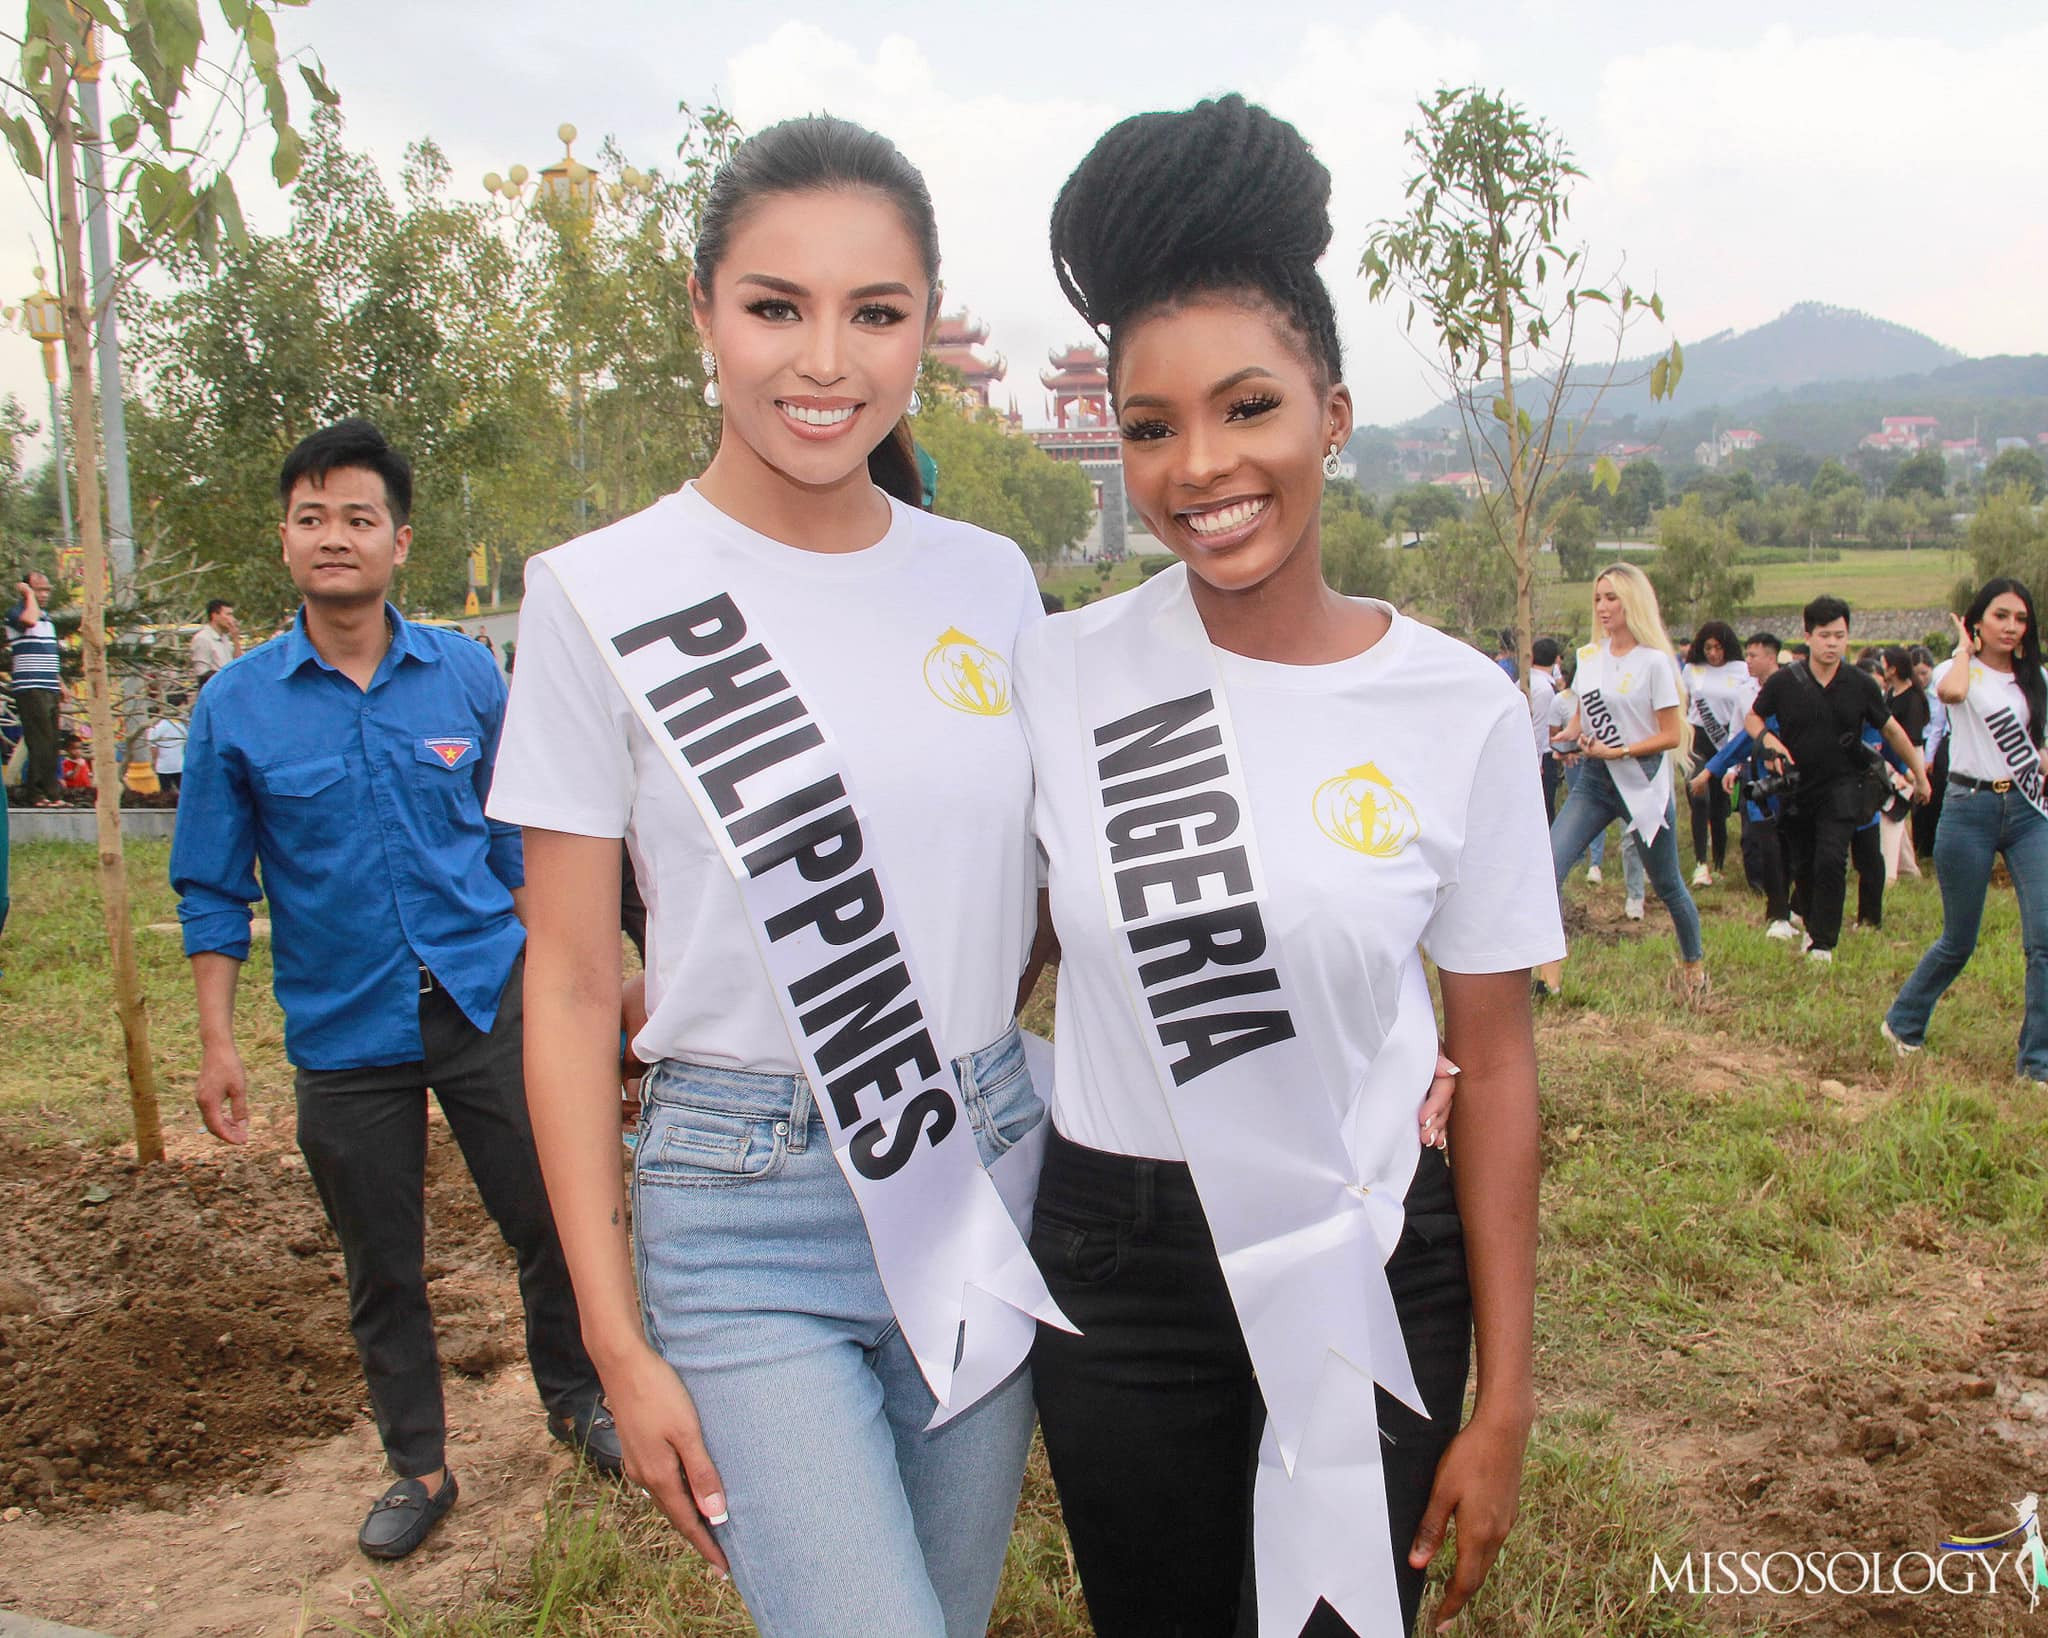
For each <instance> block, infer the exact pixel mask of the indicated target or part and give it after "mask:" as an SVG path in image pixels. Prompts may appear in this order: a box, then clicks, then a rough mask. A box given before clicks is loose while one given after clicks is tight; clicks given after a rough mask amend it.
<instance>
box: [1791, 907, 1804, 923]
mask: <svg viewBox="0 0 2048 1638" xmlns="http://www.w3.org/2000/svg"><path fill="white" fill-rule="evenodd" d="M1792 925H1793V926H1794V927H1804V926H1805V925H1806V918H1805V917H1804V916H1802V915H1801V914H1800V913H1799V912H1798V911H1797V910H1794V911H1793V912H1792Z"/></svg>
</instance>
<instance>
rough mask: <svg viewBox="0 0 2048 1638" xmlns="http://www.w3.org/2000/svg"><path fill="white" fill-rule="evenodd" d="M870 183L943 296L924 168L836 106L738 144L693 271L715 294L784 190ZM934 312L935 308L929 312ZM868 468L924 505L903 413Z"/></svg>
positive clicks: (714, 198) (900, 495) (712, 200)
mask: <svg viewBox="0 0 2048 1638" xmlns="http://www.w3.org/2000/svg"><path fill="white" fill-rule="evenodd" d="M840 188H868V189H872V190H873V191H874V192H876V193H879V194H881V195H882V196H883V197H884V198H885V199H887V200H888V201H889V202H890V203H891V204H893V205H894V206H895V207H896V210H897V212H898V213H899V214H900V215H901V216H902V218H903V226H904V229H905V231H906V232H908V233H909V235H910V238H911V242H912V243H913V244H915V245H916V246H917V254H918V259H919V260H920V261H921V262H923V264H924V276H925V282H926V283H927V284H928V285H929V286H930V287H931V297H930V302H929V305H930V307H931V308H932V309H936V308H937V306H938V302H939V229H938V223H937V221H936V220H935V219H934V217H933V215H932V196H931V192H930V190H929V189H927V188H926V186H925V181H924V175H923V173H922V172H920V171H919V170H918V168H917V167H916V166H915V165H913V164H911V163H910V161H909V160H907V159H905V158H904V157H903V154H902V151H901V150H900V149H898V148H897V146H896V144H895V143H893V142H891V141H890V140H889V139H888V138H887V137H885V136H881V135H879V134H878V133H876V132H874V131H870V130H868V129H867V128H866V127H865V126H861V125H856V124H854V123H853V122H852V121H851V120H844V119H835V118H833V117H832V116H831V115H830V114H811V115H807V116H806V117H804V118H802V119H786V120H784V121H783V122H782V123H781V124H780V125H771V126H769V127H768V128H767V129H766V130H764V131H756V132H755V133H754V134H753V135H752V136H750V137H748V138H747V140H746V141H744V142H742V143H741V144H740V145H739V146H738V147H737V148H735V149H734V150H733V152H732V154H731V156H730V157H729V158H728V159H727V160H726V161H725V163H724V164H722V165H720V166H719V167H718V173H717V175H716V176H714V177H713V178H712V180H711V191H710V192H709V193H708V194H707V195H706V196H705V199H704V215H703V220H702V222H701V223H700V224H699V226H698V229H697V243H696V246H695V259H694V266H693V268H692V271H693V272H694V273H695V274H696V275H697V282H698V284H700V285H701V286H703V288H704V293H705V294H706V295H707V296H708V295H710V294H711V292H712V289H713V287H714V285H715V283H716V281H717V278H718V268H719V264H720V263H722V262H723V261H724V260H725V252H726V247H727V244H728V242H729V241H730V240H731V238H732V235H733V231H734V229H735V228H737V227H738V225H739V224H740V222H741V221H742V220H743V219H744V218H745V216H746V214H747V212H748V211H749V210H751V209H752V208H753V207H754V206H755V205H757V204H759V203H760V202H761V201H762V200H763V199H769V198H772V197H774V196H775V195H776V194H784V193H813V192H829V191H831V190H834V189H840ZM926 316H927V317H929V316H930V315H929V313H927V315H926ZM868 476H869V477H870V478H872V479H873V480H874V482H875V484H876V485H877V486H878V487H880V488H882V489H884V490H886V491H887V492H888V493H890V494H892V495H894V496H895V497H896V498H897V499H898V500H900V501H902V502H903V503H904V504H905V505H907V506H914V507H918V508H920V509H922V508H923V506H924V476H923V474H922V473H920V472H919V471H918V468H917V446H916V443H915V441H914V440H913V439H912V437H911V432H910V422H909V421H908V420H907V419H905V420H901V421H898V422H897V423H896V425H895V426H894V427H893V428H891V429H890V432H889V436H888V437H886V438H884V439H883V440H882V441H881V443H879V444H877V445H876V446H875V448H874V450H873V451H872V452H871V453H870V454H869V456H868Z"/></svg>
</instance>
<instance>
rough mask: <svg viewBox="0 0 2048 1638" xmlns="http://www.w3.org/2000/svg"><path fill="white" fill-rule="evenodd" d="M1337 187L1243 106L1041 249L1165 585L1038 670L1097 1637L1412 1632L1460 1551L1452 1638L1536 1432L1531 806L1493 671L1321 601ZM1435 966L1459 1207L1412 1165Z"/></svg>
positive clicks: (1374, 612)
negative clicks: (1472, 1381)
mask: <svg viewBox="0 0 2048 1638" xmlns="http://www.w3.org/2000/svg"><path fill="white" fill-rule="evenodd" d="M1329 191H1330V179H1329V173H1328V172H1327V171H1326V170H1325V169H1324V168H1323V166H1322V165H1321V164H1320V163H1319V162H1318V161H1317V160H1316V158H1315V157H1314V155H1313V154H1312V153H1311V152H1310V150H1309V147H1308V145H1307V143H1306V142H1304V141H1303V140H1302V138H1301V136H1300V135H1299V134H1298V133H1297V132H1296V131H1295V130H1294V128H1293V127H1292V126H1290V125H1287V124H1284V123H1282V122H1281V121H1279V120H1277V119H1275V118H1273V117H1272V116H1271V115H1270V114H1268V113H1267V112H1265V111H1264V110H1263V109H1260V108H1256V107H1251V106H1248V105H1247V104H1246V103H1245V102H1244V101H1243V99H1242V98H1240V97H1236V96H1230V97H1224V98H1222V99H1220V100H1218V101H1215V102H1204V103H1202V104H1200V105H1198V106H1197V107H1195V108H1193V109H1190V110H1188V111H1186V112H1182V113H1171V114H1168V113H1155V114H1144V115H1140V116H1138V117H1136V118H1134V119H1130V120H1126V121H1125V122H1123V123H1122V124H1120V125H1118V126H1116V127H1115V128H1114V129H1112V130H1111V131H1110V132H1109V133H1108V134H1107V135H1105V136H1104V137H1103V138H1102V139H1101V140H1100V141H1099V142H1098V143H1097V144H1096V146H1095V148H1094V149H1093V151H1092V152H1091V153H1090V154H1089V155H1088V157H1087V158H1086V159H1084V160H1083V161H1082V162H1081V165H1080V166H1079V168H1078V169H1076V170H1075V172H1074V173H1073V175H1072V176H1071V177H1069V178H1068V180H1067V183H1066V185H1065V187H1064V188H1063V189H1062V191H1061V193H1060V196H1059V201H1058V204H1057V205H1056V207H1055V209H1054V214H1053V223H1052V248H1053V259H1054V264H1055V269H1056V272H1057V275H1058V277H1059V279H1060V281H1061V284H1062V286H1063V288H1064V289H1065V291H1066V293H1067V296H1068V298H1069V300H1071V301H1072V302H1073V304H1074V306H1075V307H1076V308H1077V309H1078V310H1079V312H1080V313H1081V316H1082V317H1083V318H1084V319H1086V320H1087V321H1088V323H1089V325H1090V326H1091V327H1092V328H1093V329H1094V330H1095V331H1096V333H1097V334H1098V335H1100V336H1101V337H1102V338H1103V339H1104V340H1105V341H1106V343H1107V345H1108V348H1109V380H1110V389H1111V393H1112V396H1113V403H1114V408H1115V413H1116V416H1117V425H1118V428H1119V431H1120V432H1121V434H1122V438H1123V461H1124V473H1125V478H1126V481H1127V484H1128V486H1129V493H1130V495H1131V498H1132V502H1133V504H1134V505H1135V506H1136V508H1137V510H1138V512H1139V514H1140V515H1141V516H1142V517H1143V518H1144V520H1145V524H1146V526H1147V528H1148V529H1150V530H1151V531H1152V533H1153V534H1154V535H1155V536H1156V537H1157V538H1158V539H1159V540H1160V541H1162V542H1163V543H1164V544H1166V545H1167V546H1169V547H1170V548H1171V549H1172V551H1173V553H1174V555H1175V556H1176V557H1178V558H1179V559H1180V562H1179V563H1178V564H1176V565H1174V566H1172V567H1170V568H1169V569H1167V570H1166V571H1165V572H1164V573H1162V574H1159V575H1156V576H1154V577H1153V578H1152V579H1151V580H1150V581H1148V582H1147V583H1146V584H1145V585H1143V586H1142V587H1140V588H1139V589H1138V590H1136V591H1133V592H1130V593H1127V594H1125V595H1123V596H1120V597H1115V598H1111V599H1108V600H1106V601H1104V602H1101V603H1098V604H1095V605H1093V606H1091V607H1089V608H1087V609H1085V610H1081V611H1077V612H1076V613H1073V614H1070V615H1056V616H1055V617H1053V618H1052V619H1051V620H1049V621H1047V622H1045V623H1044V624H1042V625H1040V626H1038V627H1035V628H1033V629H1032V630H1031V631H1030V632H1028V633H1026V635H1025V637H1024V639H1023V640H1022V641H1021V642H1020V643H1019V645H1018V651H1017V669H1018V698H1019V701H1020V703H1021V706H1022V709H1023V711H1024V714H1025V728H1026V732H1027V734H1028V735H1029V738H1030V741H1031V747H1032V756H1033V766H1034V768H1035V770H1036V773H1037V780H1038V789H1037V819H1038V832H1039V843H1040V846H1041V848H1042V849H1043V850H1044V852H1045V854H1046V857H1047V861H1048V882H1049V890H1050V898H1051V907H1052V915H1053V921H1054V925H1055V927H1056V928H1057V931H1058V933H1059V939H1060V945H1061V951H1062V954H1061V962H1062V966H1061V977H1060V984H1059V997H1058V1028H1057V1030H1056V1042H1055V1050H1056V1052H1057V1062H1058V1074H1057V1076H1056V1077H1055V1088H1056V1090H1055V1093H1054V1096H1053V1120H1054V1127H1055V1130H1054V1133H1053V1137H1052V1140H1051V1144H1050V1146H1049V1148H1048V1152H1047V1158H1046V1165H1045V1172H1044V1175H1043V1177H1042V1178H1041V1181H1040V1186H1039V1192H1038V1203H1037V1211H1036V1215H1035V1217H1034V1219H1033V1229H1032V1241H1031V1244H1032V1251H1033V1253H1034V1255H1035V1256H1036V1257H1037V1258H1038V1261H1039V1266H1040V1267H1041V1268H1042V1269H1043V1270H1044V1272H1045V1276H1046V1281H1047V1284H1048V1285H1049V1286H1050V1287H1051V1289H1052V1292H1053V1295H1054V1297H1055V1298H1056V1299H1057V1300H1058V1302H1059V1303H1060V1305H1061V1307H1062V1309H1063V1310H1064V1311H1065V1312H1066V1313H1067V1314H1068V1315H1069V1317H1070V1318H1072V1319H1073V1321H1074V1322H1075V1324H1076V1325H1077V1326H1079V1327H1080V1334H1078V1335H1074V1334H1070V1333H1066V1332H1060V1331H1056V1330H1054V1329H1052V1328H1051V1327H1041V1328H1040V1331H1039V1339H1038V1344H1037V1346H1036V1347H1035V1349H1034V1350H1033V1354H1032V1369H1033V1375H1034V1379H1035V1382H1036V1387H1037V1394H1038V1408H1039V1419H1040V1424H1041V1426H1042V1428H1043V1430H1044V1434H1045V1441H1046V1448H1047V1451H1048V1453H1049V1455H1050V1457H1051V1462H1052V1470H1053V1477H1054V1479H1055V1481H1056V1482H1057V1484H1058V1486H1059V1492H1060V1503H1061V1509H1062V1512H1063V1514H1064V1517H1065V1519H1066V1523H1067V1528H1068V1531H1069V1533H1070V1536H1071V1538H1072V1541H1073V1547H1074V1555H1075V1561H1076V1563H1077V1565H1078V1567H1079V1570H1080V1575H1081V1582H1082V1587H1083V1590H1084V1591H1085V1593H1086V1595H1087V1599H1088V1607H1089V1613H1090V1616H1091V1618H1092V1620H1093V1621H1094V1623H1095V1629H1096V1631H1097V1632H1098V1633H1100V1634H1102V1638H1134V1635H1152V1634H1167V1633H1175V1634H1180V1635H1183V1638H1205V1635H1212V1634H1213V1635H1216V1638H1223V1635H1226V1634H1233V1633H1249V1632H1251V1631H1253V1630H1254V1614H1256V1630H1258V1631H1259V1632H1262V1633H1264V1634H1266V1635H1267V1638H1295V1634H1297V1633H1300V1632H1303V1631H1304V1630H1306V1631H1310V1632H1313V1633H1316V1634H1343V1633H1347V1632H1355V1633H1359V1634H1364V1635H1367V1638H1391V1635H1393V1634H1396V1633H1403V1634H1405V1633H1406V1632H1407V1631H1408V1627H1409V1624H1410V1622H1411V1621H1412V1619H1413V1617H1414V1614H1415V1611H1416V1608H1417V1605H1418V1602H1419V1600H1420V1597H1421V1591H1422V1582H1423V1567H1424V1566H1425V1565H1426V1564H1427V1563H1428V1561H1429V1559H1430V1558H1431V1557H1432V1556H1433V1554H1434V1553H1435V1551H1436V1549H1437V1547H1438V1546H1439V1544H1440V1543H1441V1541H1442V1539H1443V1536H1444V1532H1445V1528H1446V1525H1447V1523H1448V1522H1449V1521H1450V1520H1451V1519H1452V1518H1453V1517H1455V1519H1456V1522H1457V1528H1458V1532H1459V1548H1458V1568H1457V1572H1456V1576H1455V1579H1454V1580H1453V1582H1452V1584H1451V1588H1450V1591H1449V1593H1448V1595H1447V1598H1446V1600H1445V1603H1444V1606H1443V1613H1444V1614H1445V1615H1446V1616H1448V1615H1449V1614H1451V1613H1453V1612H1454V1611H1455V1610H1456V1609H1457V1608H1458V1607H1459V1606H1461V1605H1462V1604H1463V1603H1464V1602H1465V1601H1466V1600H1467V1599H1468V1598H1469V1597H1470V1596H1471V1595H1472V1593H1473V1591H1474V1590H1475V1589H1476V1588H1477V1586H1478V1585H1479V1583H1480V1581H1481V1580H1482V1579H1483V1577H1484V1576H1485V1574H1486V1571H1487V1568H1488V1566H1489V1565H1490V1564H1491V1562H1492V1560H1493V1557H1494V1555H1495V1553H1496V1551H1497V1550H1498V1548H1499V1546H1500V1543H1501V1540H1502V1538H1503V1537H1504V1536H1505V1534H1506V1532H1507V1529H1508V1527H1509V1525H1510V1523H1511V1521H1512V1520H1513V1518H1514V1514H1515V1509H1516V1499H1517V1491H1518V1486H1519V1481H1520V1468H1521V1461H1522V1452H1523V1448H1524V1444H1525V1442H1526V1439H1527V1436H1528V1431H1529V1425H1530V1419H1531V1416H1532V1410H1533V1404H1532V1388H1531V1380H1530V1330H1531V1321H1532V1302H1533V1297H1532V1292H1533V1252H1534V1246H1535V1216H1536V1172H1537V1164H1536V1132H1537V1116H1536V1072H1535V1053H1534V1044H1533V1038H1532V1031H1531V1025H1530V1015H1529V979H1528V969H1529V967H1530V965H1531V964H1532V963H1534V962H1538V961H1543V960H1547V959H1550V958H1552V957H1554V956H1556V955H1557V954H1558V953H1559V952H1560V951H1561V950H1562V948H1563V939H1562V931H1561V928H1560V926H1559V922H1558V915H1557V903H1556V897H1555V894H1554V893H1553V892H1552V891H1551V888H1550V883H1549V880H1548V869H1547V866H1548V860H1547V858H1546V855H1545V838H1544V829H1543V799H1542V791H1541V787H1540V782H1539V779H1538V776H1537V769H1536V763H1535V756H1534V751H1533V746H1532V743H1531V739H1530V733H1529V719H1528V710H1527V706H1526V704H1525V702H1524V701H1523V699H1522V697H1521V695H1520V694H1519V693H1518V692H1517V691H1516V690H1515V688H1514V686H1513V685H1512V684H1511V683H1509V682H1508V681H1507V679H1506V678H1505V677H1504V676H1503V675H1502V673H1501V671H1500V670H1499V668H1498V667H1496V666H1495V665H1493V664H1492V663H1491V662H1490V661H1489V660H1488V659H1487V658H1486V657H1485V656H1484V655H1483V654H1481V653H1479V652H1477V651H1475V650H1473V649H1470V648H1468V647H1466V646H1465V645H1463V644H1461V643H1458V642H1455V641H1453V640H1451V639H1449V638H1447V637H1444V636H1442V635H1440V634H1438V633H1437V632H1435V631H1432V630H1430V629H1429V628H1427V627H1425V626H1422V625H1419V624H1417V623H1416V622H1414V621H1412V620H1409V619H1406V618H1404V617H1402V616H1401V615H1399V614H1398V613H1396V612H1395V611H1394V610H1393V609H1392V608H1391V607H1389V606H1388V605H1386V604H1384V603H1379V602H1373V601H1367V600H1361V599H1352V598H1347V597H1343V596H1340V595H1339V594H1338V593H1337V592H1335V591H1333V590H1332V589H1331V587H1330V586H1329V585H1328V583H1327V582H1326V581H1325V580H1324V578H1323V569H1322V552H1321V538H1320V517H1321V504H1322V491H1323V484H1324V481H1325V477H1326V475H1327V474H1329V473H1330V472H1332V471H1333V470H1334V468H1335V466H1336V461H1337V455H1338V452H1339V451H1341V449H1342V448H1343V446H1344V441H1345V439H1346V438H1347V437H1348V436H1349V434H1350V431H1351V424H1352V418H1351V398H1350V393H1349V391H1348V389H1346V388H1345V386H1344V385H1343V378H1342V361H1341V356H1340V351H1339V345H1338V339H1337V333H1336V323H1335V318H1334V315H1333V313H1332V310H1331V305H1330V297H1329V293H1328V292H1327V291H1326V290H1325V289H1324V287H1323V284H1322V281H1321V279H1320V278H1319V277H1318V275H1317V272H1316V261H1317V258H1318V257H1319V256H1320V255H1321V254H1322V252H1323V251H1324V249H1325V248H1326V247H1327V246H1328V245H1329V242H1330V237H1331V228H1330V220H1329V214H1328V200H1329ZM1423 950H1427V952H1428V954H1429V955H1430V956H1431V957H1432V958H1433V959H1434V960H1435V962H1436V963H1437V965H1438V966H1439V968H1440V969H1441V971H1442V985H1443V996H1444V1007H1445V1014H1446V1019H1447V1029H1446V1040H1445V1043H1444V1044H1445V1050H1446V1051H1447V1052H1448V1053H1449V1055H1450V1057H1451V1058H1452V1059H1454V1060H1456V1062H1457V1063H1458V1064H1459V1065H1461V1066H1462V1070H1463V1072H1462V1074H1461V1075H1460V1077H1459V1081H1458V1085H1459V1092H1458V1096H1457V1100H1456V1103H1455V1105H1454V1106H1453V1110H1452V1116H1451V1126H1452V1131H1451V1139H1452V1148H1451V1153H1452V1154H1453V1155H1455V1157H1456V1164H1455V1167H1453V1166H1452V1165H1450V1164H1448V1163H1447V1161H1446V1159H1445V1158H1444V1156H1443V1155H1442V1154H1440V1153H1439V1152H1437V1151H1436V1150H1434V1149H1428V1148H1419V1147H1418V1143H1417V1138H1416V1130H1415V1119H1416V1109H1417V1105H1418V1103H1419V1102H1420V1101H1421V1099H1422V1097H1423V1093H1424V1090H1425V1088H1426V1087H1427V1086H1428V1084H1429V1082H1430V1078H1431V1073H1432V1064H1433V1062H1434V1061H1435V1053H1436V1050H1437V1033H1436V1021H1435V1018H1434V1016H1433V1013H1432V1009H1431V1004H1430V995H1429V990H1428V986H1427V983H1426V981H1425V978H1424V974H1423V968H1422V963H1421V959H1420V952H1421V951H1423ZM1454 1181H1455V1187H1454ZM1468 1268H1469V1275H1468ZM1475 1324H1476V1329H1477V1334H1478V1353H1479V1392H1478V1399H1477V1404H1476V1408H1475V1411H1474V1414H1473V1418H1472V1421H1471V1422H1470V1423H1469V1424H1468V1425H1467V1426H1466V1427H1465V1428H1464V1430H1463V1431H1462V1432H1460V1431H1459V1429H1458V1419H1459V1416H1460V1413H1461V1409H1462V1400H1463V1393H1464V1386H1465V1379H1466V1373H1467V1367H1468V1360H1469V1353H1470V1339H1471V1336H1472V1332H1473V1329H1474V1327H1475Z"/></svg>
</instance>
